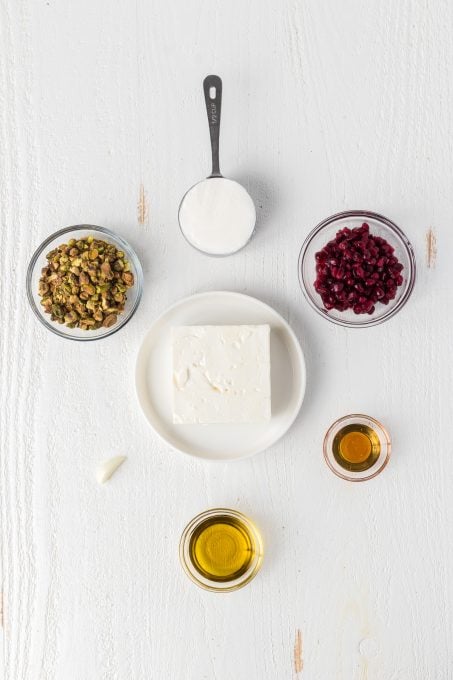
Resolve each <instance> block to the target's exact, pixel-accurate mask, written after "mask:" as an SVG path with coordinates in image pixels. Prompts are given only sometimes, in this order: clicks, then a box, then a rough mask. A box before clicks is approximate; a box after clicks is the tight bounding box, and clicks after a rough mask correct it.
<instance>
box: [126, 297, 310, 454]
mask: <svg viewBox="0 0 453 680" xmlns="http://www.w3.org/2000/svg"><path fill="white" fill-rule="evenodd" d="M262 323H267V324H269V325H270V327H271V389H272V417H271V419H270V421H269V422H268V423H259V424H242V423H241V424H239V425H229V424H218V425H197V424H194V425H174V424H173V409H172V351H171V350H172V346H171V328H172V326H192V325H193V326H195V325H209V324H210V325H228V324H262ZM305 378H306V372H305V362H304V356H303V354H302V350H301V348H300V345H299V342H298V340H297V338H296V336H295V335H294V333H293V331H292V330H291V328H290V327H289V325H288V324H287V323H286V321H285V320H284V319H282V317H281V316H280V314H277V312H276V311H275V310H274V309H272V307H269V306H268V305H266V304H264V302H261V301H260V300H256V299H255V298H252V297H249V296H248V295H242V294H240V293H231V292H227V291H223V292H212V293H200V294H198V295H193V296H191V297H188V298H184V299H183V300H180V301H179V302H177V303H176V304H174V305H173V306H172V307H170V309H168V310H167V311H166V312H165V313H164V314H163V315H162V316H161V317H159V318H158V319H157V320H156V321H155V322H154V323H153V325H152V326H151V329H150V330H149V332H148V333H147V335H146V336H145V338H144V340H143V343H142V346H141V348H140V351H139V353H138V358H137V366H136V373H135V383H136V388H137V396H138V399H139V402H140V405H141V407H142V409H143V412H144V414H145V416H146V418H147V419H148V421H149V422H150V424H151V425H152V427H153V428H154V430H155V431H156V432H157V434H158V435H159V436H160V437H161V438H162V439H163V440H164V441H165V442H166V443H167V444H169V445H170V446H171V447H172V448H173V449H177V450H178V451H182V452H183V453H187V454H189V455H191V456H197V457H198V458H207V459H214V460H233V459H239V458H245V457H247V456H252V455H253V454H255V453H258V452H259V451H264V449H267V448H268V447H269V446H272V444H275V442H276V441H277V440H278V439H280V437H282V436H283V435H284V434H285V432H286V431H287V430H288V429H289V428H290V427H291V425H292V423H293V422H294V420H295V418H296V416H297V414H298V413H299V410H300V407H301V404H302V400H303V396H304V392H305Z"/></svg>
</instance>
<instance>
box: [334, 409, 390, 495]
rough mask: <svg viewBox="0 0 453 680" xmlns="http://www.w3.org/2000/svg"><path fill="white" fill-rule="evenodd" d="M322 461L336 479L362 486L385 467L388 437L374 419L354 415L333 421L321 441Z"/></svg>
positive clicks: (388, 450)
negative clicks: (339, 478) (361, 483)
mask: <svg viewBox="0 0 453 680" xmlns="http://www.w3.org/2000/svg"><path fill="white" fill-rule="evenodd" d="M323 450H324V458H325V459H326V463H327V465H328V466H329V467H330V469H331V470H332V472H334V473H335V474H336V475H337V476H338V477H341V478H342V479H347V480H348V481H350V482H365V481H366V480H367V479H372V478H373V477H376V475H378V474H379V473H380V472H382V470H383V469H384V468H385V466H386V465H387V463H388V461H389V458H390V452H391V441H390V436H389V434H388V432H387V430H386V429H385V427H384V426H383V425H382V424H381V423H380V422H379V421H378V420H375V419H374V418H371V417H370V416H364V415H361V414H357V413H354V414H352V415H349V416H344V417H343V418H340V419H339V420H336V421H335V422H334V423H333V425H331V426H330V427H329V429H328V430H327V433H326V436H325V437H324V445H323Z"/></svg>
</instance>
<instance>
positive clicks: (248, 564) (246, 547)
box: [179, 508, 263, 593]
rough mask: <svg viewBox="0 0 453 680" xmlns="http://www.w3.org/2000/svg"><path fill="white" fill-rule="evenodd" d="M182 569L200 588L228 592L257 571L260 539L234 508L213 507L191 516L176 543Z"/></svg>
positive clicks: (254, 529) (260, 559) (261, 546)
mask: <svg viewBox="0 0 453 680" xmlns="http://www.w3.org/2000/svg"><path fill="white" fill-rule="evenodd" d="M179 557H180V560H181V564H182V566H183V568H184V571H185V572H186V574H187V575H188V576H189V578H191V579H192V581H194V583H196V584H197V585H198V586H200V588H204V589H205V590H211V591H213V592H216V593H228V592H231V591H233V590H237V589H238V588H242V587H243V586H245V585H246V584H247V583H249V582H250V581H251V580H252V579H253V578H254V576H256V574H257V573H258V571H259V569H260V567H261V563H262V560H263V542H262V539H261V536H260V533H259V531H258V529H257V528H256V527H255V525H254V524H253V522H251V520H249V519H248V517H246V516H245V515H243V514H242V513H241V512H238V511H237V510H229V509H227V508H214V509H212V510H206V511H205V512H202V513H201V514H199V515H197V516H196V517H194V518H193V520H192V521H191V522H189V524H188V525H187V526H186V528H185V529H184V531H183V533H182V536H181V541H180V544H179Z"/></svg>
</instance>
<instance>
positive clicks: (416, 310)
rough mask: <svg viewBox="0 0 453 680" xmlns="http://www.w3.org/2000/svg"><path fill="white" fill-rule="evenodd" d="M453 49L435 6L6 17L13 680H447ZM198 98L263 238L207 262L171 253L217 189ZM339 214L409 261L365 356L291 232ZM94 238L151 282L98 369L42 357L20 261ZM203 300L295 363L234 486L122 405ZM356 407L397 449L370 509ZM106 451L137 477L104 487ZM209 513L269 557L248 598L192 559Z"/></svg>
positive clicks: (87, 361) (258, 4)
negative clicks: (180, 222)
mask: <svg viewBox="0 0 453 680" xmlns="http://www.w3.org/2000/svg"><path fill="white" fill-rule="evenodd" d="M452 28H453V4H452V3H451V2H449V0H436V1H434V0H365V1H362V0H342V1H341V2H334V1H333V0H330V1H329V0H279V1H278V2H277V1H275V2H272V1H271V0H228V1H225V0H210V2H207V0H179V1H177V0H173V1H170V0H147V1H145V0H136V2H133V1H132V0H113V1H110V2H108V1H107V0H96V1H95V2H93V1H92V0H78V1H77V2H70V0H0V144H1V150H2V151H1V157H0V172H1V175H0V213H1V234H0V237H1V244H0V249H1V250H0V257H1V287H0V294H1V296H2V302H1V305H0V310H1V311H0V314H1V323H0V359H1V379H0V389H1V407H0V438H1V439H0V442H1V451H0V453H1V466H0V474H1V477H0V480H1V482H0V506H1V529H2V543H1V551H2V552H1V556H2V560H1V561H2V584H3V586H2V587H3V638H2V649H3V671H4V678H5V679H6V680H150V679H151V680H204V679H206V680H252V679H253V680H285V679H293V680H294V679H297V680H299V679H302V680H451V678H453V642H452V640H453V613H452V598H453V585H452V583H453V544H452V536H451V527H452V522H451V512H452V505H453V466H452V465H451V458H452V443H451V428H450V425H451V422H452V414H451V404H452V399H451V391H452V380H453V367H452V331H453V324H452V314H453V312H452V309H453V287H452V283H451V276H452V274H451V272H452V267H451V262H452V253H453V227H452V209H453V198H452V187H453V163H452V158H453V143H452V140H453V79H452V76H453V41H452ZM210 72H211V73H218V74H219V75H221V76H222V78H223V82H224V101H223V113H222V131H221V158H222V167H223V170H224V173H225V174H226V175H227V176H231V177H234V178H236V179H239V180H241V181H243V182H244V183H245V184H246V185H247V186H248V188H249V190H250V192H251V193H252V195H253V197H254V198H255V200H256V204H257V207H258V213H259V229H258V231H257V234H256V236H255V237H254V239H253V241H252V242H251V243H250V244H249V246H248V247H247V248H246V249H245V250H244V251H243V252H241V253H239V254H238V255H236V256H234V257H230V258H226V259H223V260H218V259H209V258H207V257H205V256H203V255H201V254H199V253H197V252H195V251H193V250H192V249H190V248H189V247H188V245H187V244H186V243H185V241H184V239H183V238H182V237H181V236H180V234H179V230H178V227H177V207H178V204H179V200H180V198H181V196H182V195H183V193H184V192H185V190H186V189H187V188H188V187H189V186H191V185H192V184H193V183H194V182H195V181H197V180H198V179H201V178H202V177H203V176H205V175H206V174H207V173H208V171H209V167H210V166H209V150H208V132H207V125H206V115H205V111H204V103H203V98H202V90H201V81H202V78H203V77H204V76H205V75H206V74H208V73H210ZM350 208H366V209H370V210H375V211H377V212H382V213H383V214H385V215H387V216H388V217H390V218H391V219H393V220H394V221H395V222H396V223H397V224H399V225H400V226H401V227H402V228H403V229H404V230H405V231H406V233H407V234H408V236H409V238H410V239H411V240H412V242H413V244H414V247H415V250H416V254H417V259H418V277H417V284H416V288H415V291H414V294H413V297H412V298H411V300H410V302H409V304H408V305H407V307H406V308H405V309H404V310H403V311H402V312H401V314H399V315H398V316H397V317H395V318H394V319H393V320H391V321H390V322H388V323H386V324H384V325H382V326H378V327H376V328H372V329H368V330H365V331H354V330H347V329H343V328H338V327H335V326H333V325H331V324H328V323H327V322H325V321H324V320H323V319H321V318H320V317H318V316H317V315H316V314H315V313H314V312H313V311H312V310H311V309H310V308H309V307H308V305H307V304H306V303H305V301H304V299H303V297H302V294H301V291H300V289H299V285H298V281H297V254H298V251H299V248H300V246H301V243H302V241H303V239H304V237H305V235H306V234H307V233H308V231H309V230H310V229H311V228H312V227H313V226H314V225H315V224H316V223H317V222H318V221H320V220H321V219H322V218H323V217H326V216H327V215H329V214H331V213H333V212H336V211H339V210H343V209H350ZM80 222H87V223H94V224H100V225H104V226H107V227H110V228H112V229H114V230H116V231H118V232H119V233H120V234H122V235H124V236H125V237H126V238H127V239H128V240H130V242H131V243H132V244H133V246H134V247H135V248H136V250H137V251H138V253H139V255H140V257H141V259H142V262H143V265H144V270H145V293H144V297H143V301H142V304H141V306H140V308H139V310H138V312H137V314H136V316H135V317H134V318H133V320H132V321H131V322H130V324H129V325H128V326H127V327H126V328H125V329H123V330H122V331H121V332H120V333H118V334H116V335H114V336H113V337H111V338H109V339H107V340H104V341H100V342H96V343H87V344H77V343H70V342H68V341H64V340H61V339H59V338H57V337H54V336H52V334H50V333H48V332H46V331H45V329H44V328H42V327H40V326H39V324H38V323H37V321H36V320H35V319H34V318H33V317H32V314H31V312H30V310H29V309H28V306H27V301H26V297H25V293H24V279H25V271H26V266H27V263H28V260H29V258H30V255H31V253H32V252H33V250H34V248H35V247H36V246H37V245H38V243H39V242H40V241H41V240H42V239H43V238H44V237H46V236H47V235H48V234H49V233H51V232H52V231H54V230H56V229H57V228H59V227H60V226H64V225H70V224H77V223H80ZM430 230H431V232H430ZM429 233H430V234H431V236H430V237H429V240H430V243H431V246H432V244H433V242H434V239H436V241H437V257H436V256H435V253H434V251H433V248H432V247H431V251H432V252H431V257H430V258H428V252H427V243H428V241H427V239H428V236H427V235H428V234H429ZM428 265H429V266H428ZM211 289H212V290H214V289H230V290H237V291H243V292H246V293H249V294H251V295H254V296H257V297H259V298H261V299H263V300H264V301H266V302H268V303H271V304H272V305H273V306H275V308H276V309H277V310H279V311H280V312H281V313H282V314H283V315H284V316H285V318H287V319H288V320H289V321H290V323H291V324H292V326H293V328H294V330H295V331H296V333H297V334H298V336H299V338H300V340H301V343H302V346H303V349H304V352H305V354H306V359H307V367H308V389H307V394H306V399H305V402H304V405H303V408H302V411H301V414H300V417H299V419H298V420H297V422H296V424H295V426H294V427H293V428H292V429H291V431H290V432H289V433H288V435H287V436H286V437H285V439H284V440H282V441H281V442H280V443H278V444H277V445H276V446H274V447H273V448H272V449H271V450H268V451H266V452H265V453H263V454H261V455H258V456H256V457H255V458H253V459H251V460H245V461H243V462H238V463H228V464H223V463H221V464H208V463H205V462H198V461H196V460H191V459H189V458H186V457H183V456H181V455H179V454H177V453H175V452H172V451H170V450H168V449H167V448H166V447H165V446H164V445H163V444H162V443H161V442H160V441H158V440H157V439H156V437H155V436H154V435H153V433H152V431H151V430H150V428H149V426H148V425H147V423H146V421H145V419H144V418H143V416H142V415H141V413H140V411H139V408H138V404H137V401H136V398H135V394H134V382H133V370H134V363H135V356H136V352H137V350H138V347H139V345H140V342H141V339H142V337H143V335H144V334H145V332H146V330H147V329H148V327H149V325H150V324H151V322H152V320H153V319H154V318H155V317H156V316H157V315H158V314H159V313H161V312H162V311H163V310H165V308H166V307H167V306H168V305H169V304H171V303H173V302H174V301H176V300H177V299H178V298H180V297H183V296H186V295H188V294H191V293H193V292H196V291H205V290H211ZM354 411H359V412H365V413H369V414H370V415H373V416H375V417H377V418H379V419H381V420H382V421H383V422H384V423H385V424H386V425H387V426H388V428H389V430H390V432H391V434H392V437H393V444H394V449H393V457H392V460H391V463H390V465H389V466H388V468H387V469H386V470H385V472H384V473H383V474H382V475H381V476H380V477H378V478H376V479H375V480H373V481H371V482H369V483H365V484H359V485H354V484H348V483H346V482H342V481H341V480H339V479H337V478H336V477H334V476H333V475H332V474H331V473H330V472H329V470H328V469H327V467H326V466H325V464H324V462H323V459H322V453H321V442H322V438H323V434H324V432H325V430H326V428H327V427H328V425H329V424H330V423H331V422H332V421H333V420H334V419H335V418H337V417H339V416H341V415H343V414H345V413H348V412H354ZM113 455H126V456H128V460H127V462H126V463H125V464H124V465H123V466H122V467H121V469H120V470H119V471H118V473H117V474H116V475H115V477H114V478H112V480H111V481H110V482H109V483H108V484H107V485H105V486H103V487H100V486H99V485H98V484H97V482H96V480H95V476H94V471H95V468H96V465H97V463H98V462H99V461H100V460H102V459H105V458H107V457H109V456H113ZM217 505H226V506H231V507H234V508H238V509H241V510H242V511H244V512H245V513H247V514H249V515H250V516H251V517H253V518H254V519H255V520H256V522H257V524H258V525H259V526H260V527H261V529H262V532H263V534H264V538H265V543H266V556H265V562H264V565H263V570H262V572H261V573H260V575H259V576H258V577H257V578H256V579H255V581H254V582H253V583H251V584H250V585H249V586H248V587H247V588H245V589H243V590H241V591H238V592H237V593H234V594H230V595H227V596H219V595H213V594H211V593H208V592H204V591H201V590H199V589H197V588H196V587H195V586H194V585H193V584H192V583H191V582H189V581H188V579H187V578H186V576H185V575H184V573H183V572H182V570H181V568H180V566H179V562H178V552H177V548H178V541H179V536H180V533H181V531H182V529H183V527H184V525H185V523H186V522H187V521H188V520H189V519H190V518H191V517H192V516H193V515H194V514H196V513H197V512H199V511H201V510H204V509H206V508H208V507H212V506H217Z"/></svg>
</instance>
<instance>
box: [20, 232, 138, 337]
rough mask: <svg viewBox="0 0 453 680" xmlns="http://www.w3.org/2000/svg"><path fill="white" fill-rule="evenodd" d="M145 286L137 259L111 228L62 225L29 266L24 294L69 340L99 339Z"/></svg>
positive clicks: (116, 325)
mask: <svg viewBox="0 0 453 680" xmlns="http://www.w3.org/2000/svg"><path fill="white" fill-rule="evenodd" d="M142 288H143V272H142V268H141V265H140V261H139V259H138V257H137V255H136V254H135V252H134V251H133V250H132V248H131V247H130V245H129V244H128V243H127V242H126V241H125V240H124V239H123V238H121V237H120V236H117V235H116V234H114V233H113V232H111V231H110V230H109V229H105V228H104V227H97V226H93V225H91V224H80V225H77V226H72V227H65V228H64V229H60V230H59V231H57V232H55V233H54V234H52V235H51V236H49V238H47V239H46V240H45V241H43V243H41V245H40V246H39V248H38V249H37V250H36V251H35V253H34V254H33V257H32V258H31V260H30V264H29V265H28V270H27V296H28V300H29V302H30V305H31V308H32V310H33V312H34V313H35V315H36V316H37V317H38V319H39V320H40V321H41V323H42V324H43V325H44V326H45V327H46V328H48V329H49V330H51V331H52V332H53V333H56V334H57V335H60V336H61V337H63V338H69V339H70V340H82V341H83V340H99V338H105V337H107V336H108V335H112V334H113V333H116V331H118V330H119V329H120V328H122V327H123V326H124V325H125V324H126V323H127V322H128V321H129V319H130V318H131V317H132V316H133V314H134V312H135V310H136V309H137V307H138V305H139V302H140V298H141V295H142Z"/></svg>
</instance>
